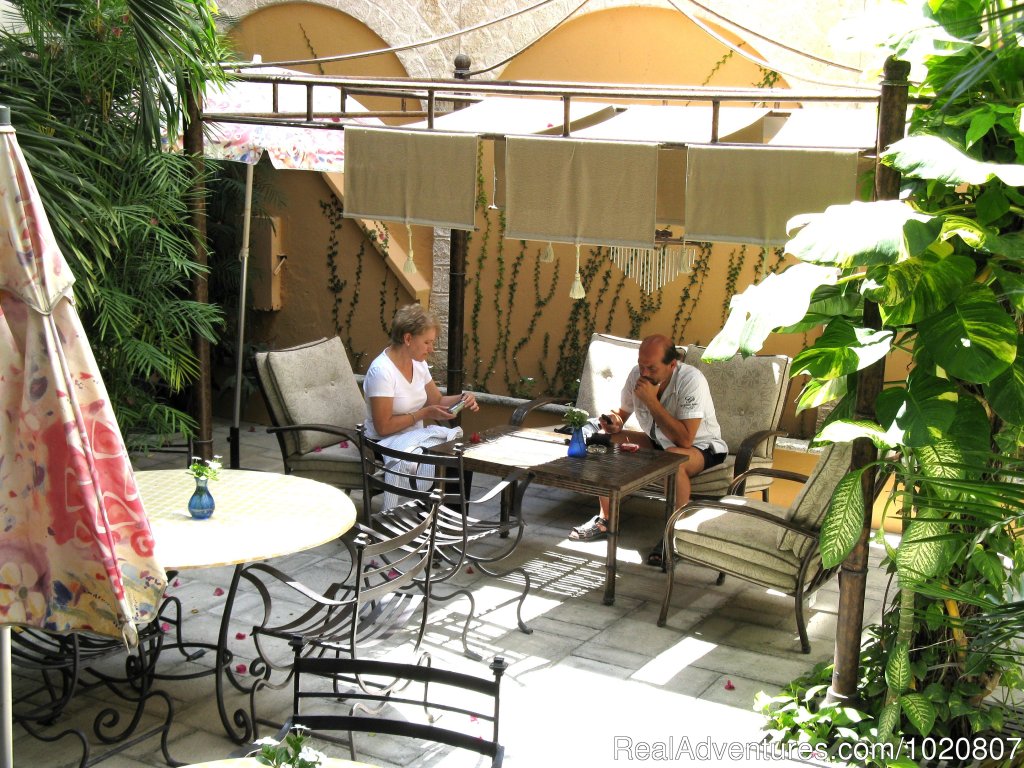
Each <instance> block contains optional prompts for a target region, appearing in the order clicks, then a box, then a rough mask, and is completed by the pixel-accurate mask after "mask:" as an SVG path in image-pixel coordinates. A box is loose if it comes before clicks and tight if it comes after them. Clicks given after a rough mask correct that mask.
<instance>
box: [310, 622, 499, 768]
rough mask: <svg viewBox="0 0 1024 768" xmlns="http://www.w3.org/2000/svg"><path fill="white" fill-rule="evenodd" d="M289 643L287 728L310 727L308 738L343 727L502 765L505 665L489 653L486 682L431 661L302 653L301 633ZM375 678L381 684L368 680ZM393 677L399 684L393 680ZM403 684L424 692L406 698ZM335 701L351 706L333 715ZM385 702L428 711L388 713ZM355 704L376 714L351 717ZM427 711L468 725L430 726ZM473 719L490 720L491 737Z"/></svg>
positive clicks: (341, 729) (432, 723) (339, 729)
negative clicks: (418, 718)
mask: <svg viewBox="0 0 1024 768" xmlns="http://www.w3.org/2000/svg"><path fill="white" fill-rule="evenodd" d="M291 645H292V649H293V651H294V653H295V662H294V672H295V677H294V688H293V711H292V719H291V724H292V725H301V726H305V727H307V728H310V729H311V730H312V731H313V733H314V736H315V735H316V734H317V733H322V732H325V731H342V732H344V731H347V732H349V734H351V733H352V732H361V733H375V734H388V735H392V736H402V737H408V738H412V739H420V740H423V741H428V742H435V743H439V744H447V745H449V746H453V747H458V748H460V749H466V750H470V751H473V752H476V753H478V754H481V755H486V756H487V757H490V758H491V766H492V768H497V767H498V766H500V765H501V763H502V759H503V757H504V748H503V747H502V746H501V744H500V742H499V740H498V733H499V712H500V705H499V702H500V697H501V678H502V675H503V674H504V672H505V670H506V669H507V667H508V665H507V664H506V663H505V661H504V659H502V658H501V657H496V658H495V659H494V661H493V662H492V663H491V665H490V669H491V673H492V675H493V679H490V680H488V679H486V678H480V677H476V676H475V675H468V674H465V673H462V672H453V671H450V670H445V669H439V668H437V667H435V666H425V665H419V664H401V663H396V662H390V661H372V660H368V659H345V658H332V657H329V656H318V655H313V654H310V653H308V652H305V643H304V642H303V640H302V638H301V637H295V638H293V639H292V641H291ZM310 678H321V679H322V678H327V679H330V680H333V681H334V683H335V684H334V685H331V686H323V685H322V684H321V685H315V684H313V683H312V681H311V680H310ZM374 678H375V679H377V680H384V681H386V683H383V684H376V685H375V684H374V680H373V679H374ZM339 681H340V682H347V683H349V684H350V685H352V686H353V687H352V690H350V691H348V690H342V691H339V690H338V685H339ZM395 681H401V682H400V683H399V684H397V685H396V684H395ZM406 681H407V682H410V683H419V684H422V685H423V697H422V698H415V699H414V698H412V697H410V696H409V695H408V694H407V693H406V692H405V691H406V690H408V689H406V688H405V685H404V684H405V682H406ZM399 692H401V694H402V695H401V696H400V695H399ZM474 695H475V696H474ZM339 700H344V701H345V702H347V703H350V704H353V705H354V706H353V707H352V713H351V714H347V715H344V714H338V711H339ZM473 700H476V701H480V702H482V704H481V706H475V705H474V706H470V704H469V702H470V701H473ZM317 702H324V703H325V706H324V711H325V712H326V713H325V714H313V713H311V712H309V708H310V707H312V706H315V704H316V703H317ZM384 704H416V705H420V706H423V707H424V708H425V709H426V710H427V713H428V716H427V717H424V718H423V719H424V722H415V721H413V720H411V719H407V718H406V717H388V716H387V715H388V714H389V713H395V710H393V709H389V708H384V707H383V706H382V705H384ZM357 709H358V710H364V711H367V712H376V711H377V710H380V711H379V713H378V714H375V715H370V714H367V715H363V714H356V711H357ZM432 710H440V711H443V712H446V713H448V714H449V717H448V718H446V719H445V720H444V721H443V722H444V723H445V724H446V726H447V725H448V724H450V723H451V721H452V720H455V719H462V718H464V719H465V722H466V724H467V728H466V729H465V730H464V731H463V730H457V729H455V728H451V727H442V726H440V725H437V724H435V723H434V722H433V721H434V719H435V718H434V717H433V716H432V715H430V714H429V713H430V712H431V711H432ZM473 721H478V722H486V723H490V724H491V728H490V729H489V730H490V738H488V737H487V735H486V732H483V733H481V732H479V730H475V731H474V729H473V728H472V723H473ZM353 749H354V745H353Z"/></svg>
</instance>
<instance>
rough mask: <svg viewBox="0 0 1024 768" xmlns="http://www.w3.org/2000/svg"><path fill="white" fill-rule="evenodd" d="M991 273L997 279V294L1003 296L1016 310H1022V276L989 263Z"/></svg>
mask: <svg viewBox="0 0 1024 768" xmlns="http://www.w3.org/2000/svg"><path fill="white" fill-rule="evenodd" d="M991 268H992V274H993V275H994V276H995V278H996V280H998V281H999V282H998V287H997V295H998V296H999V298H1005V299H1006V300H1007V301H1008V302H1010V305H1011V306H1012V307H1013V308H1014V309H1016V310H1017V311H1018V312H1024V277H1021V276H1020V275H1018V274H1017V273H1016V272H1010V271H1008V270H1006V269H1003V268H1002V267H1000V266H998V265H996V264H993V265H991Z"/></svg>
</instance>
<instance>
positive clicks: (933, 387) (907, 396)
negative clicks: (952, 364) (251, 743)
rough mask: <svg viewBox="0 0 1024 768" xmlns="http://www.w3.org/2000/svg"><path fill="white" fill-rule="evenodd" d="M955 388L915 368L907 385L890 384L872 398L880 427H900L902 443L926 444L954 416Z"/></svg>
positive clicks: (947, 427) (943, 430)
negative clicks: (892, 385)
mask: <svg viewBox="0 0 1024 768" xmlns="http://www.w3.org/2000/svg"><path fill="white" fill-rule="evenodd" d="M957 399H958V397H957V391H956V388H955V387H954V386H953V385H952V384H951V383H950V382H949V381H946V380H945V379H940V378H938V377H937V376H933V375H931V374H930V373H927V372H926V371H922V370H921V369H919V368H918V369H915V370H914V371H913V372H912V373H911V374H910V377H909V378H908V380H907V386H906V388H904V387H891V388H890V389H886V390H884V391H882V393H881V394H879V396H878V398H877V400H876V401H875V409H876V411H877V413H878V421H879V423H881V425H882V426H883V427H889V426H891V425H895V426H897V427H898V428H899V429H900V430H902V431H903V440H902V441H901V442H902V443H903V444H904V445H907V446H910V447H916V446H922V445H929V444H931V443H933V442H934V441H935V440H937V439H938V438H940V437H942V436H943V435H944V434H945V433H946V431H947V430H948V429H949V427H950V425H951V424H952V423H953V419H954V418H955V417H956V405H957Z"/></svg>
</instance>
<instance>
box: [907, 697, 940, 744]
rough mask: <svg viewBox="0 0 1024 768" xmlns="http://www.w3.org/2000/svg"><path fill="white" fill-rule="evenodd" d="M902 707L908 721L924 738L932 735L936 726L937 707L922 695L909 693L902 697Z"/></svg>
mask: <svg viewBox="0 0 1024 768" xmlns="http://www.w3.org/2000/svg"><path fill="white" fill-rule="evenodd" d="M900 706H901V707H903V712H904V714H906V716H907V719H908V720H909V721H910V722H911V723H913V725H914V727H915V728H917V730H918V731H920V733H921V735H922V736H927V735H928V734H929V733H931V730H932V726H934V725H935V714H936V713H935V705H934V704H932V703H931V702H930V701H928V699H927V697H925V696H924V695H923V694H920V693H907V694H904V695H903V696H900Z"/></svg>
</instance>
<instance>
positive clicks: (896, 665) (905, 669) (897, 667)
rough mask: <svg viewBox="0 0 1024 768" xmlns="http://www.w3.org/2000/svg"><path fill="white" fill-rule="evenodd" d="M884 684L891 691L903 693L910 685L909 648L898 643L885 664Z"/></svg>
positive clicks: (904, 644)
mask: <svg viewBox="0 0 1024 768" xmlns="http://www.w3.org/2000/svg"><path fill="white" fill-rule="evenodd" d="M885 683H886V685H888V686H889V688H890V689H891V690H892V691H895V692H896V693H903V692H904V691H905V690H907V687H908V686H909V685H910V647H909V646H908V645H907V644H906V643H899V644H897V645H896V647H895V648H893V649H892V652H891V653H890V654H889V659H888V660H887V661H886V662H885Z"/></svg>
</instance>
